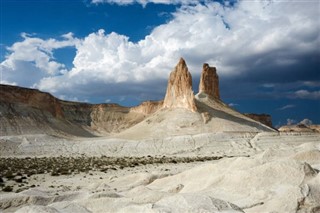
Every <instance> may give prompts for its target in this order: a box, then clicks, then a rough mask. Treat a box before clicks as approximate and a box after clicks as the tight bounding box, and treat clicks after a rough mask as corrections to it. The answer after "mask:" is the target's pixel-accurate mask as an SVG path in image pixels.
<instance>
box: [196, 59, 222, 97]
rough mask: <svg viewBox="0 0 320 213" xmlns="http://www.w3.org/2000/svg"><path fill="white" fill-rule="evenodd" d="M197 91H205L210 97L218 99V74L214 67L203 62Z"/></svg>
mask: <svg viewBox="0 0 320 213" xmlns="http://www.w3.org/2000/svg"><path fill="white" fill-rule="evenodd" d="M199 93H206V94H207V95H209V97H211V98H214V99H220V91H219V76H218V74H217V70H216V68H215V67H210V66H209V65H208V64H203V69H202V73H201V77H200V84H199Z"/></svg>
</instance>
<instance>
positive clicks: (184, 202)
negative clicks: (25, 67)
mask: <svg viewBox="0 0 320 213" xmlns="http://www.w3.org/2000/svg"><path fill="white" fill-rule="evenodd" d="M319 141H320V134H316V133H241V132H232V133H231V132H230V133H213V134H200V135H184V136H172V137H167V138H163V139H145V140H125V139H115V138H104V137H97V138H89V139H88V138H60V137H55V136H48V135H23V136H4V137H1V138H0V156H1V158H0V167H1V168H0V172H1V179H0V184H1V187H2V191H1V192H0V212H20V213H21V212H23V213H25V212H50V213H51V212H54V213H56V212H77V213H84V212H86V213H87V212H252V213H253V212H254V213H256V212H319V211H320V173H319V170H320V142H319Z"/></svg>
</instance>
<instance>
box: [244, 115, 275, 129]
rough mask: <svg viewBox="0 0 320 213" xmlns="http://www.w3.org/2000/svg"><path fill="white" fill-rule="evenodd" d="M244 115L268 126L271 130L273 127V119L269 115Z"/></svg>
mask: <svg viewBox="0 0 320 213" xmlns="http://www.w3.org/2000/svg"><path fill="white" fill-rule="evenodd" d="M244 115H246V116H247V117H249V118H251V119H253V120H255V121H259V122H260V123H263V124H264V125H267V126H269V127H271V128H273V127H272V119H271V115H268V114H254V113H245V114H244Z"/></svg>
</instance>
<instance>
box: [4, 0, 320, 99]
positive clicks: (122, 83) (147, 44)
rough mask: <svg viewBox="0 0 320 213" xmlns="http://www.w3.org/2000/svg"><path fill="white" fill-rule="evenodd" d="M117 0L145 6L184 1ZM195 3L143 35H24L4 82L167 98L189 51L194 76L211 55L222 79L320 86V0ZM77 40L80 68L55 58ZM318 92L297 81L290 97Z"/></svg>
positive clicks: (11, 52)
mask: <svg viewBox="0 0 320 213" xmlns="http://www.w3.org/2000/svg"><path fill="white" fill-rule="evenodd" d="M92 2H93V3H101V2H105V3H113V2H115V1H113V0H93V1H92ZM116 2H117V3H118V4H131V3H140V4H142V5H145V4H147V3H150V2H153V3H164V4H169V3H171V4H172V3H174V4H180V3H181V2H182V1H178V0H177V1H161V0H159V1H156V0H153V1H147V0H146V1H143V0H140V1H134V0H128V1H125V0H124V1H116ZM188 3H190V4H183V5H181V6H180V7H179V8H178V9H177V11H176V12H174V13H173V14H172V15H173V18H172V20H170V21H169V22H168V23H166V24H162V25H160V26H157V27H155V28H154V29H153V30H152V32H151V33H150V34H149V35H147V36H145V38H143V39H141V40H140V41H139V42H131V41H130V40H129V37H127V36H126V35H120V34H118V33H116V32H112V33H110V34H106V33H105V31H104V30H103V29H101V30H99V31H98V32H94V33H91V34H89V35H88V36H86V37H85V38H75V37H74V36H73V34H72V33H69V34H66V35H63V36H62V37H61V38H59V39H47V40H44V39H41V38H36V37H34V36H30V35H27V34H22V37H23V41H21V42H16V43H14V44H13V45H12V46H11V47H8V54H7V56H6V59H5V60H4V61H3V62H1V72H2V79H1V82H2V83H10V84H16V85H21V86H27V87H35V88H39V89H41V90H44V91H48V92H52V93H54V94H55V95H57V96H59V97H62V96H63V97H65V98H69V97H70V98H71V97H72V98H74V97H85V98H90V97H92V96H93V95H96V96H101V95H103V96H104V97H102V98H103V100H106V99H109V97H111V96H121V97H124V96H128V95H129V96H130V95H131V96H137V97H139V98H140V99H143V98H149V97H154V95H155V94H156V96H155V97H160V96H161V95H162V94H163V92H164V85H165V82H166V79H167V77H168V75H169V72H170V71H171V70H172V68H173V67H174V66H175V64H176V63H177V62H178V59H179V58H180V57H184V58H185V59H186V61H187V63H188V66H189V69H190V71H191V73H192V74H193V75H194V76H195V77H196V76H199V75H200V71H201V67H202V63H204V62H207V63H209V64H210V65H214V66H216V67H217V69H218V73H219V75H220V76H221V78H222V79H224V78H229V79H239V80H240V81H243V82H246V81H250V82H254V83H255V84H260V82H261V85H274V84H273V83H279V82H283V81H288V82H296V81H298V79H300V80H303V81H304V82H309V83H310V84H313V85H319V81H320V79H319V76H318V70H319V66H320V63H319V60H318V59H319V57H320V51H319V44H320V35H319V32H320V22H319V20H318V19H317V18H315V17H318V16H319V10H318V8H319V2H317V1H305V2H299V1H294V2H290V3H288V2H284V1H239V2H237V3H235V4H234V5H232V6H231V5H229V4H220V3H217V2H211V1H206V2H202V3H199V2H194V1H188ZM70 46H72V47H75V48H76V56H75V58H74V60H73V67H72V68H71V69H67V68H66V66H65V65H64V64H62V63H60V62H59V61H57V60H56V59H55V58H54V55H53V51H54V50H56V49H60V48H65V47H70ZM239 80H238V81H239ZM230 82H232V81H230ZM297 86H301V85H297ZM128 88H129V91H128ZM232 88H233V85H232ZM318 93H319V92H314V91H308V90H306V89H303V90H301V89H298V88H296V90H295V92H293V94H292V95H291V97H293V98H310V99H319V94H318ZM157 95H158V96H157Z"/></svg>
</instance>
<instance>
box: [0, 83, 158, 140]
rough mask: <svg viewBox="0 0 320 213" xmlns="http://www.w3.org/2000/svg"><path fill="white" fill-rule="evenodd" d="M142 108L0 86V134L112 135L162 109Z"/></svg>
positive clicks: (144, 106) (154, 107) (144, 105)
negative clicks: (76, 100) (72, 100)
mask: <svg viewBox="0 0 320 213" xmlns="http://www.w3.org/2000/svg"><path fill="white" fill-rule="evenodd" d="M142 105H143V106H141V107H139V106H138V108H140V110H131V108H130V107H123V106H120V105H118V104H88V103H79V102H70V101H62V100H59V99H57V98H55V97H54V96H52V95H51V94H49V93H45V92H41V91H39V90H36V89H28V88H22V87H16V86H9V85H0V120H1V122H0V135H2V136H3V135H23V134H50V135H52V134H54V135H56V134H57V135H76V136H82V137H91V136H93V135H95V134H99V135H101V134H102V135H105V134H109V133H116V132H120V131H123V130H124V129H127V128H129V127H131V126H133V125H135V124H137V123H139V122H141V121H142V120H143V119H144V118H145V117H146V116H147V114H148V113H152V111H154V110H156V108H157V107H156V105H160V106H158V108H160V107H162V103H158V104H149V105H150V106H149V107H148V104H142ZM146 105H147V106H146ZM153 105H154V106H153ZM152 106H153V107H152Z"/></svg>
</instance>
